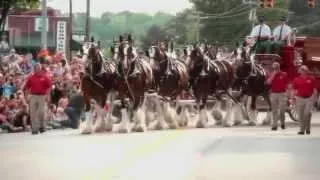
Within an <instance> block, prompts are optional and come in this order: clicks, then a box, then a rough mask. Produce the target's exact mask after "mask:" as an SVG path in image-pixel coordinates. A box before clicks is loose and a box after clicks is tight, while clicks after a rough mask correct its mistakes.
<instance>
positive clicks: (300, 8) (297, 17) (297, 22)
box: [289, 0, 320, 36]
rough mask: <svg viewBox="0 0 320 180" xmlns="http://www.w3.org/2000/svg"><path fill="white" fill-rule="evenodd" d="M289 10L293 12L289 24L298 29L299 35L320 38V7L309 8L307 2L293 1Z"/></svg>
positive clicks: (317, 5)
mask: <svg viewBox="0 0 320 180" xmlns="http://www.w3.org/2000/svg"><path fill="white" fill-rule="evenodd" d="M289 10H290V11H291V12H293V14H292V15H291V16H290V21H289V24H290V25H291V26H294V27H297V28H298V31H299V33H301V34H306V35H311V36H320V5H319V4H318V3H317V4H316V7H315V8H309V7H308V4H307V2H306V1H299V0H291V1H290V3H289Z"/></svg>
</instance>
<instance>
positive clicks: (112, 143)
mask: <svg viewBox="0 0 320 180" xmlns="http://www.w3.org/2000/svg"><path fill="white" fill-rule="evenodd" d="M297 130H298V127H297V125H296V124H294V123H290V124H289V125H288V128H287V129H286V130H279V131H276V132H271V131H270V128H269V127H263V126H258V127H245V126H242V127H233V128H209V129H191V130H167V131H154V132H146V133H131V134H114V133H113V134H94V135H80V134H79V132H78V131H76V130H59V131H48V132H46V133H45V134H41V135H37V136H32V135H30V134H29V133H17V134H0V179H1V180H18V179H19V180H20V179H24V180H29V179H30V180H38V179H39V180H51V179H52V180H65V179H66V180H73V179H74V180H81V179H98V180H100V179H101V180H108V179H115V180H118V179H124V180H127V179H139V180H144V179H146V180H150V179H152V180H158V179H159V180H160V179H161V180H234V179H246V180H251V179H252V180H263V179H268V180H270V179H272V180H277V179H279V180H280V179H281V180H286V179H288V180H302V179H303V180H318V179H319V177H320V168H319V165H320V114H316V115H315V116H313V128H312V134H311V135H309V136H307V135H305V136H298V135H297V134H296V133H297Z"/></svg>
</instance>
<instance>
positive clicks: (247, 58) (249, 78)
mask: <svg viewBox="0 0 320 180" xmlns="http://www.w3.org/2000/svg"><path fill="white" fill-rule="evenodd" d="M234 52H235V56H236V61H237V63H236V64H237V66H236V67H235V68H236V73H235V74H236V77H237V78H236V81H235V83H234V88H235V89H240V95H239V97H238V99H239V100H240V99H242V97H243V96H245V95H247V96H248V97H251V103H250V107H249V112H250V114H249V115H252V116H250V117H248V118H249V125H256V123H257V113H258V112H257V107H256V101H257V98H258V96H262V97H264V99H265V100H266V102H267V104H268V106H269V108H268V111H269V114H270V112H271V100H270V95H269V89H270V87H269V85H267V84H266V83H265V82H266V79H267V72H266V71H265V69H264V68H263V67H262V66H261V65H258V64H257V63H256V62H255V54H254V53H252V52H251V50H250V49H249V48H248V47H246V44H244V45H238V47H237V49H236V50H235V51H234ZM246 102H247V101H246ZM245 104H246V103H245ZM269 121H270V119H269V118H268V117H267V119H265V120H264V121H263V124H267V123H269Z"/></svg>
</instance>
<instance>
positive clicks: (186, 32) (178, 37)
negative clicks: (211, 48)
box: [164, 9, 198, 44]
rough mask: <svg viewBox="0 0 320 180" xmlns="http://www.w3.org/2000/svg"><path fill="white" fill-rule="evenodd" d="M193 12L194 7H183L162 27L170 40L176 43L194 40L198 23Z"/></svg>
mask: <svg viewBox="0 0 320 180" xmlns="http://www.w3.org/2000/svg"><path fill="white" fill-rule="evenodd" d="M194 14H195V10H194V9H185V10H184V11H182V12H180V13H177V15H176V16H175V17H174V18H173V19H172V20H170V21H169V22H168V23H167V24H166V26H165V27H164V29H165V30H166V32H167V34H168V35H169V38H170V39H171V40H175V42H176V43H177V44H185V43H188V42H194V41H196V36H197V30H198V25H197V21H196V18H195V16H194Z"/></svg>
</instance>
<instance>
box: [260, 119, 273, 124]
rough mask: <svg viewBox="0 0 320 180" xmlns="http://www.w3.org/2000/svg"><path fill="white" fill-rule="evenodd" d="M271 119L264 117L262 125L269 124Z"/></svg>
mask: <svg viewBox="0 0 320 180" xmlns="http://www.w3.org/2000/svg"><path fill="white" fill-rule="evenodd" d="M270 123H271V121H269V120H268V119H264V120H263V121H262V125H270Z"/></svg>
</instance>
